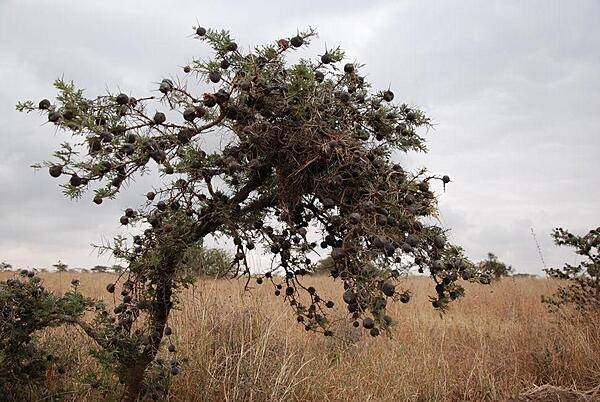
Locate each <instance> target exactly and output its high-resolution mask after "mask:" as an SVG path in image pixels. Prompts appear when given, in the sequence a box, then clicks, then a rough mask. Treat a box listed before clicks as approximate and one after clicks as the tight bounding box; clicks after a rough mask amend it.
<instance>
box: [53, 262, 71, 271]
mask: <svg viewBox="0 0 600 402" xmlns="http://www.w3.org/2000/svg"><path fill="white" fill-rule="evenodd" d="M52 266H53V267H54V268H55V269H56V270H57V271H58V272H67V270H68V269H69V266H68V265H67V264H65V263H63V262H61V261H60V260H58V262H57V263H56V264H52Z"/></svg>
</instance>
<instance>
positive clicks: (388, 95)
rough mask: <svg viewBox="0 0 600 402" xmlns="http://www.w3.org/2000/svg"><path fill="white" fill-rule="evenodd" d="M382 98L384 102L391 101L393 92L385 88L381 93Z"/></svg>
mask: <svg viewBox="0 0 600 402" xmlns="http://www.w3.org/2000/svg"><path fill="white" fill-rule="evenodd" d="M383 100H384V101H386V102H391V101H393V100H394V93H393V92H392V91H390V90H387V91H385V92H384V93H383Z"/></svg>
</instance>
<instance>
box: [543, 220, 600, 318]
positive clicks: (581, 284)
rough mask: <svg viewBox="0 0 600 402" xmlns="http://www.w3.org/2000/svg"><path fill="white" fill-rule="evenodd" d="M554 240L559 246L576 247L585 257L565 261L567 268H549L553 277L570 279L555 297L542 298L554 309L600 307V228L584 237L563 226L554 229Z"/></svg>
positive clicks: (589, 308)
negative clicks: (572, 262) (577, 261)
mask: <svg viewBox="0 0 600 402" xmlns="http://www.w3.org/2000/svg"><path fill="white" fill-rule="evenodd" d="M552 237H553V238H554V243H555V244H556V245H558V246H567V247H573V248H574V249H575V252H576V253H577V254H579V255H581V256H583V257H585V258H584V259H583V260H582V261H581V262H580V263H579V264H578V265H571V264H565V265H564V267H563V268H549V269H547V270H546V273H547V274H548V275H550V276H551V277H554V278H558V279H563V280H567V281H568V283H569V284H568V285H567V286H562V287H560V288H559V289H558V291H557V292H556V293H555V294H554V295H553V296H551V297H544V298H543V299H542V300H543V301H544V302H546V303H548V305H549V306H550V307H551V308H553V309H554V308H557V307H561V306H565V305H571V306H574V307H575V308H576V309H578V310H579V311H580V312H583V313H586V312H589V311H598V310H599V309H600V227H598V228H596V229H592V230H590V231H589V232H588V233H586V234H585V235H582V236H578V235H574V234H572V233H571V232H569V231H568V230H565V229H563V228H557V229H554V231H553V233H552Z"/></svg>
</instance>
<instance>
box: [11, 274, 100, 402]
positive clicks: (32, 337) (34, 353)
mask: <svg viewBox="0 0 600 402" xmlns="http://www.w3.org/2000/svg"><path fill="white" fill-rule="evenodd" d="M101 308H102V304H101V303H98V302H95V301H93V300H91V299H89V298H85V297H83V296H82V295H81V293H79V292H78V291H77V286H75V285H74V286H73V288H72V289H71V290H70V291H68V292H66V293H65V294H64V295H62V296H60V297H59V296H56V295H54V294H52V293H50V292H48V291H47V290H46V289H44V287H43V285H42V282H41V280H40V278H39V277H37V276H36V275H35V274H34V272H33V271H27V270H23V271H21V273H20V278H19V277H16V278H11V279H8V280H6V281H2V282H0V392H1V393H2V395H10V396H12V397H14V398H18V399H26V398H25V395H24V394H23V393H24V392H25V388H26V387H27V386H31V385H35V384H36V383H38V382H40V381H41V380H42V379H43V378H44V375H45V373H46V370H47V369H48V367H49V366H50V365H51V364H53V363H54V362H55V358H54V357H53V356H52V355H51V354H50V353H49V352H48V351H46V350H44V349H43V348H41V347H39V345H38V344H37V342H36V333H37V332H38V331H40V330H42V329H45V328H48V327H56V326H59V325H63V324H75V325H79V326H81V327H82V328H83V329H84V330H85V331H88V332H89V331H90V330H91V328H90V326H89V325H88V324H87V323H85V322H84V321H83V320H82V316H83V314H84V312H85V311H88V310H95V309H101Z"/></svg>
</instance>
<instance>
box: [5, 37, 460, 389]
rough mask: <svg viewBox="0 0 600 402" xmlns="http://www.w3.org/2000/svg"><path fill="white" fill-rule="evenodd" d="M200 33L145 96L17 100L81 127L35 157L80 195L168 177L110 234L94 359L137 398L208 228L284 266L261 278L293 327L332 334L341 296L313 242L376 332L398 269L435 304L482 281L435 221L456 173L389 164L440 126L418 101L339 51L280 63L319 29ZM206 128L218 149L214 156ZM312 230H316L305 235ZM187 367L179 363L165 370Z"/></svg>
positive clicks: (61, 123)
mask: <svg viewBox="0 0 600 402" xmlns="http://www.w3.org/2000/svg"><path fill="white" fill-rule="evenodd" d="M195 33H196V38H197V39H199V40H202V41H204V42H205V43H207V44H208V45H209V46H210V47H211V48H212V50H213V57H212V58H211V59H209V60H193V61H192V62H191V63H190V64H189V65H186V66H185V67H184V69H183V71H184V73H186V74H188V76H187V77H186V78H182V79H170V78H165V79H163V80H162V81H161V82H160V84H159V85H158V88H157V90H158V91H157V92H153V93H152V94H150V95H148V96H146V95H141V96H136V97H133V96H131V94H126V93H119V94H114V95H113V94H108V95H101V96H97V97H92V98H88V97H86V96H84V91H83V90H82V89H78V88H76V87H75V85H74V84H73V83H72V82H71V83H69V82H66V81H64V80H57V81H56V82H55V87H56V88H57V90H58V96H57V98H56V102H54V104H53V102H50V101H49V100H47V99H44V100H42V101H41V102H39V103H37V104H36V103H33V102H31V101H27V102H21V103H19V104H18V105H17V109H19V110H21V111H42V113H44V114H45V116H46V117H47V119H48V121H49V122H50V123H52V124H54V125H55V126H56V128H57V129H60V130H64V131H66V132H68V133H70V134H72V136H73V141H71V142H66V143H63V144H62V145H61V146H60V149H59V150H58V151H57V152H55V154H54V156H55V160H53V161H49V162H45V163H44V164H39V165H38V166H37V167H38V168H41V167H43V166H45V167H46V168H47V169H48V173H49V174H50V175H51V176H52V177H55V178H58V177H62V178H63V180H64V183H63V185H62V186H63V188H64V191H65V193H66V195H68V196H70V197H74V198H78V197H81V196H82V195H83V193H84V192H85V190H87V189H90V188H94V189H95V193H94V197H93V202H95V203H96V204H102V203H103V202H104V201H105V200H110V199H112V198H115V197H116V196H118V194H119V193H120V191H121V190H122V189H123V187H124V185H125V184H127V183H131V182H132V181H133V179H134V178H135V177H136V176H138V175H139V174H141V173H145V172H147V171H151V170H157V171H158V172H159V173H160V174H161V175H162V176H163V178H164V183H165V184H164V185H162V186H161V187H160V188H158V189H157V190H155V191H150V192H148V194H147V196H146V198H147V201H146V202H145V203H143V204H142V205H140V206H139V207H135V208H133V207H131V208H127V209H126V210H125V211H124V214H123V216H121V217H120V219H119V221H120V223H121V224H122V225H124V226H128V227H130V228H131V230H138V233H137V234H135V235H133V236H132V238H131V239H129V238H127V239H125V238H117V239H115V242H114V244H111V245H105V246H103V249H104V250H106V251H110V252H112V253H113V254H114V255H115V256H116V257H117V258H120V259H122V260H123V261H125V263H126V267H125V268H126V270H125V272H124V275H122V277H121V278H122V279H121V284H120V286H121V291H120V292H116V294H118V295H120V296H119V298H118V300H119V302H120V304H118V305H117V306H116V307H115V309H114V310H113V312H107V311H103V312H102V313H100V315H99V318H98V319H97V321H96V324H97V326H98V328H97V331H96V334H95V335H94V339H95V340H96V342H97V343H98V344H99V345H101V348H102V351H101V352H98V353H96V355H97V356H99V357H100V358H101V361H102V362H103V363H104V364H105V365H106V367H107V368H110V369H112V370H114V371H115V372H116V374H117V375H118V377H119V379H120V380H121V382H122V383H124V388H125V391H124V399H126V400H130V401H132V400H136V399H138V398H140V397H141V396H142V395H144V394H145V393H146V392H147V391H148V390H149V389H150V388H149V387H152V386H154V385H155V383H149V382H148V381H146V382H145V381H144V379H145V378H148V377H147V376H146V374H147V371H148V370H149V369H150V366H151V363H152V362H154V361H155V357H156V355H157V353H158V351H159V348H160V346H161V342H162V339H163V336H169V335H170V334H171V328H170V327H169V326H168V322H169V317H170V312H171V310H172V308H173V307H174V305H175V302H176V298H175V294H174V292H175V291H176V289H177V288H179V287H180V285H182V284H183V285H185V284H187V281H188V272H187V271H186V270H184V269H182V268H183V267H185V264H186V262H185V261H184V259H185V257H186V255H188V250H189V249H190V248H194V247H197V246H198V244H201V242H202V240H203V239H204V238H205V237H206V236H208V235H216V236H227V237H228V238H230V239H232V240H233V245H234V246H235V250H236V251H235V254H234V256H233V261H232V266H233V268H234V269H235V272H237V273H238V274H240V275H246V276H247V277H248V278H250V276H252V275H253V272H252V271H251V269H250V266H249V264H248V260H247V252H248V251H249V250H253V249H254V248H255V247H256V246H263V247H264V249H265V250H266V251H268V252H269V253H270V254H271V256H272V261H273V262H272V265H271V266H270V267H269V270H268V272H265V276H267V275H269V276H271V274H272V272H275V271H279V272H284V275H283V277H282V278H281V279H279V278H278V279H277V281H278V283H275V281H274V280H273V281H265V282H264V283H268V284H269V286H274V287H276V288H275V293H276V294H281V295H282V296H283V297H284V298H285V300H286V303H287V304H289V306H290V307H291V308H292V310H293V312H294V315H295V316H296V318H297V321H298V323H300V324H301V325H303V326H304V327H305V329H307V330H313V331H318V332H321V333H322V334H323V335H325V336H332V335H333V331H332V328H331V325H330V324H331V323H330V321H329V320H328V318H327V314H326V312H327V311H328V309H330V308H333V307H334V303H333V301H331V300H329V298H328V297H326V295H323V294H321V293H320V292H319V291H318V290H317V289H315V288H314V287H312V286H305V285H304V284H303V275H304V274H306V273H307V272H308V271H309V269H310V268H311V265H312V263H311V260H310V259H309V258H308V256H307V255H308V254H310V253H313V252H314V251H316V249H317V248H318V247H319V246H320V247H321V248H323V249H328V251H329V252H330V255H331V258H332V259H333V260H334V264H333V266H332V267H331V269H330V275H331V276H332V277H333V278H334V279H340V280H341V281H343V284H344V293H343V300H344V302H345V304H346V308H347V309H348V313H349V316H350V318H351V319H352V320H353V321H355V323H356V324H358V323H359V321H357V320H359V319H360V320H362V326H363V327H364V328H365V330H366V331H368V332H369V333H370V334H371V335H372V336H374V337H375V336H378V335H379V334H380V333H381V332H382V331H387V330H388V329H389V328H390V327H391V325H392V322H393V320H392V318H391V317H390V316H389V315H388V314H387V305H388V301H392V300H397V299H399V300H401V301H402V300H406V298H405V299H402V297H403V296H402V295H404V293H402V292H399V291H397V290H396V286H397V284H396V277H397V276H396V275H395V273H397V272H399V271H406V270H408V269H409V268H410V266H418V267H419V268H420V269H421V270H426V271H427V272H429V274H430V276H431V278H432V280H433V282H434V283H435V289H436V297H435V298H432V300H431V304H432V306H433V307H434V308H436V309H440V310H445V309H446V308H447V306H448V304H449V302H450V301H451V300H453V299H454V298H456V297H457V296H458V295H460V294H462V289H463V288H462V285H461V283H460V281H459V279H460V278H461V277H462V278H465V277H472V276H471V275H470V274H469V275H467V274H465V272H466V271H467V270H468V268H469V267H470V266H469V265H468V264H467V263H466V262H465V261H466V259H465V257H464V256H463V253H462V250H461V249H460V248H459V247H457V246H454V245H452V244H450V243H449V242H448V241H447V239H446V235H445V232H444V230H443V229H442V228H441V227H439V226H436V225H435V224H433V223H432V220H431V219H429V218H430V217H432V216H435V215H436V213H437V202H436V197H435V195H434V193H433V191H432V184H433V183H434V182H439V183H440V185H445V184H447V183H449V182H450V178H449V177H448V176H437V175H432V174H429V173H428V172H427V171H426V170H425V169H420V170H417V171H414V172H409V171H407V170H405V168H403V167H402V166H401V165H400V164H397V163H393V162H392V161H391V155H392V154H404V153H407V152H409V151H423V152H424V151H426V147H425V141H424V139H423V137H421V135H422V134H423V133H422V132H421V131H425V130H426V129H428V128H429V127H431V124H430V121H429V119H428V118H427V116H426V115H425V114H424V113H423V112H422V111H420V110H419V109H417V108H415V107H411V106H409V105H407V104H405V103H397V102H396V103H395V102H394V99H395V94H394V93H393V92H392V91H391V90H390V89H389V88H384V89H382V90H373V89H372V88H371V85H370V84H369V83H368V81H367V80H366V78H365V75H364V74H361V71H360V69H361V65H360V64H358V63H354V62H346V63H345V64H344V65H340V64H339V63H340V62H341V61H342V60H343V59H344V53H343V52H342V51H341V50H340V49H339V48H335V49H328V50H326V51H325V52H324V54H322V55H319V56H318V57H317V58H312V59H311V58H306V57H303V58H299V59H297V60H298V61H297V62H295V63H290V62H289V61H288V60H286V56H287V55H289V54H290V53H292V52H293V51H294V50H296V49H298V48H300V47H303V46H307V45H308V44H309V43H310V41H311V39H312V38H313V37H314V36H315V35H316V33H315V32H314V31H313V30H308V31H306V32H301V33H297V34H296V35H294V36H293V37H291V38H282V39H279V40H277V41H274V42H272V43H269V44H267V45H265V46H259V47H255V48H249V47H246V46H243V47H242V46H240V47H238V44H237V43H236V42H235V41H234V40H233V39H232V38H231V36H230V35H229V33H228V32H225V31H217V30H211V29H205V28H202V27H198V28H197V29H196V30H195ZM157 94H159V95H158V96H156V95H157ZM157 101H159V102H160V103H159V102H157ZM157 109H158V111H157ZM165 112H167V113H165ZM211 137H212V138H213V139H214V140H215V141H220V142H221V143H222V144H224V145H223V146H222V147H221V148H220V149H218V150H212V151H210V153H208V152H207V149H203V147H204V144H206V142H207V139H208V138H211ZM65 178H66V180H65ZM170 178H172V179H170ZM309 227H313V228H314V229H315V230H316V233H317V235H318V236H319V238H320V241H319V242H313V241H310V240H308V238H307V234H308V231H307V228H309ZM188 257H189V255H188ZM271 278H272V276H271ZM115 286H116V284H114V283H110V284H108V285H107V290H108V291H109V292H111V293H113V292H115ZM279 289H281V292H280V291H279ZM301 294H304V296H301ZM406 301H408V300H406ZM107 339H108V340H110V341H107ZM173 350H174V349H173ZM179 370H180V368H179V361H177V360H176V359H174V360H173V361H172V363H171V366H170V369H169V372H170V374H172V375H175V374H177V373H179Z"/></svg>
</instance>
